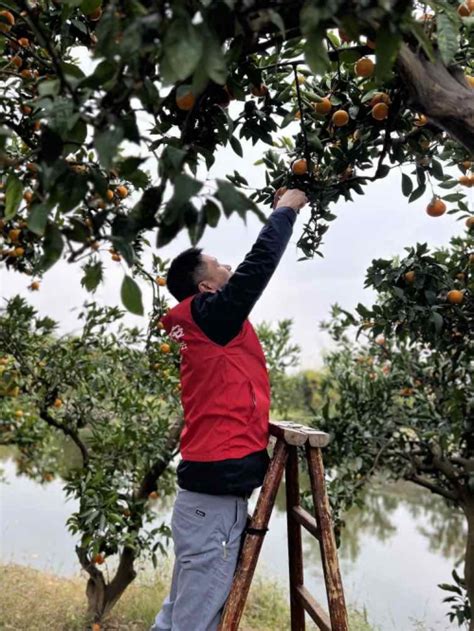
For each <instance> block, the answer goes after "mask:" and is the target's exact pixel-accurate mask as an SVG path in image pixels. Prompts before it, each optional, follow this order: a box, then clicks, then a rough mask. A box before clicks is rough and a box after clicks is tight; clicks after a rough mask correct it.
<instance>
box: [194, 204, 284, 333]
mask: <svg viewBox="0 0 474 631" xmlns="http://www.w3.org/2000/svg"><path fill="white" fill-rule="evenodd" d="M295 221H296V212H295V211H294V210H293V209H292V208H289V207H281V208H277V209H276V210H274V211H273V212H272V214H271V215H270V217H269V218H268V221H267V223H266V224H265V226H264V227H263V228H262V230H261V231H260V234H259V235H258V237H257V240H256V241H255V243H254V245H253V247H252V249H251V250H250V252H249V253H248V254H247V255H246V257H245V259H244V260H243V262H242V263H241V264H240V265H239V266H238V267H237V269H236V270H235V272H234V273H233V274H232V276H231V278H230V279H229V281H228V282H227V283H226V284H225V285H224V287H222V288H221V289H220V290H218V291H217V292H215V293H211V292H206V293H200V294H198V295H197V296H195V298H194V299H193V302H192V304H191V311H192V315H193V318H194V321H195V322H196V324H197V325H198V326H199V327H200V328H201V329H202V330H203V331H204V333H205V334H206V335H207V336H208V337H209V338H210V339H212V340H213V341H214V342H216V343H218V344H227V343H228V342H229V341H230V340H231V339H232V338H233V337H235V336H236V335H237V334H238V333H239V331H240V329H241V328H242V325H243V323H244V322H245V320H246V319H247V318H248V316H249V314H250V312H251V311H252V309H253V307H254V305H255V303H256V302H257V300H258V299H259V298H260V296H261V294H262V292H263V290H264V289H265V287H266V286H267V284H268V282H269V280H270V278H271V277H272V275H273V273H274V271H275V269H276V268H277V266H278V263H279V262H280V259H281V257H282V255H283V253H284V251H285V249H286V247H287V245H288V242H289V240H290V237H291V235H292V232H293V226H294V223H295Z"/></svg>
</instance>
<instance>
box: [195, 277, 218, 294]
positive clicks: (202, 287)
mask: <svg viewBox="0 0 474 631" xmlns="http://www.w3.org/2000/svg"><path fill="white" fill-rule="evenodd" d="M198 289H199V291H200V292H201V293H205V292H209V291H210V292H212V293H214V292H215V291H216V289H215V288H214V287H213V286H212V285H210V284H209V283H208V282H207V281H205V280H202V281H201V282H200V283H199V284H198Z"/></svg>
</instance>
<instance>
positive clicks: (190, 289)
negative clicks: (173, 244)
mask: <svg viewBox="0 0 474 631" xmlns="http://www.w3.org/2000/svg"><path fill="white" fill-rule="evenodd" d="M201 252H202V248H188V249H187V250H184V252H181V254H178V256H177V257H176V258H174V259H173V260H172V261H171V265H170V268H169V271H168V276H167V280H166V284H167V286H168V290H169V291H170V293H171V294H172V295H173V296H174V297H175V298H176V300H178V301H179V302H181V300H184V299H185V298H188V297H189V296H193V295H194V294H197V293H198V291H199V289H198V282H199V281H200V279H199V278H198V276H199V273H200V272H201V271H202V269H203V267H204V262H203V260H202V257H201Z"/></svg>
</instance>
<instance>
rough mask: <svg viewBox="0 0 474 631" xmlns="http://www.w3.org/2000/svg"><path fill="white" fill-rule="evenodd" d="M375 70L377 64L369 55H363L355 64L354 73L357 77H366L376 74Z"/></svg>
mask: <svg viewBox="0 0 474 631" xmlns="http://www.w3.org/2000/svg"><path fill="white" fill-rule="evenodd" d="M374 70H375V64H374V62H373V61H372V59H369V58H368V57H362V58H361V59H359V60H357V61H356V62H355V64H354V74H355V75H356V76H357V77H363V78H364V79H366V78H367V77H371V76H372V75H373V74H374Z"/></svg>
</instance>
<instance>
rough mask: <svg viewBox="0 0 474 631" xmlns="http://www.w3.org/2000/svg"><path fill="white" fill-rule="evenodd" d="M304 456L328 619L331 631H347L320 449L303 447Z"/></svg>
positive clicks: (345, 611)
mask: <svg viewBox="0 0 474 631" xmlns="http://www.w3.org/2000/svg"><path fill="white" fill-rule="evenodd" d="M306 455H307V459H308V465H309V474H310V479H311V491H312V494H313V501H314V510H315V513H316V520H317V522H318V526H319V533H320V537H319V545H320V549H321V558H322V562H323V569H324V578H325V581H326V590H327V595H328V605H329V616H330V618H331V627H332V630H333V631H348V629H349V623H348V620H347V610H346V605H345V601H344V590H343V587H342V580H341V574H340V571H339V562H338V558H337V549H336V541H335V539H334V532H333V528H332V520H331V510H330V507H329V500H328V496H327V493H326V484H325V481H324V465H323V457H322V454H321V449H319V448H318V447H311V446H310V445H309V444H308V443H307V444H306Z"/></svg>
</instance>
